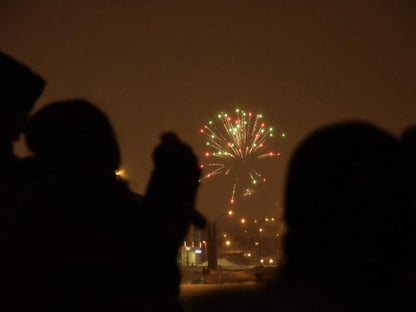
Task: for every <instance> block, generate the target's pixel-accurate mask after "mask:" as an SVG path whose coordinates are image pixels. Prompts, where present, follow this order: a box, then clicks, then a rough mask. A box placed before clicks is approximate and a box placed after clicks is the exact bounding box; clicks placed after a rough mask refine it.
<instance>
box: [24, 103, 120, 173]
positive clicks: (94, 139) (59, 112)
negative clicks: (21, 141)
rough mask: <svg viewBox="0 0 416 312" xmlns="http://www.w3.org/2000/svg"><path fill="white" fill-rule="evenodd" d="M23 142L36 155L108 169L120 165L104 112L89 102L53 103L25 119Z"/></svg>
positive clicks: (60, 162) (112, 170)
mask: <svg viewBox="0 0 416 312" xmlns="http://www.w3.org/2000/svg"><path fill="white" fill-rule="evenodd" d="M25 136H26V143H27V145H28V147H29V149H30V150H31V151H32V152H34V153H35V155H37V156H39V157H41V158H43V159H47V160H48V161H51V162H55V163H58V164H63V165H66V166H67V165H71V164H73V165H76V166H77V167H79V168H84V167H85V168H89V169H92V170H98V171H102V172H107V173H114V171H115V170H116V169H117V168H119V166H120V151H119V146H118V143H117V140H116V136H115V134H114V131H113V128H112V126H111V124H110V121H109V120H108V118H107V116H106V115H105V114H104V113H103V112H101V111H100V110H99V109H98V108H97V107H96V106H94V105H93V104H92V103H90V102H88V101H86V100H82V99H72V100H66V101H59V102H55V103H52V104H50V105H48V106H46V107H45V108H43V109H41V110H39V111H38V112H37V113H36V114H35V115H34V116H33V117H32V118H31V119H30V120H29V122H28V125H27V127H26V130H25Z"/></svg>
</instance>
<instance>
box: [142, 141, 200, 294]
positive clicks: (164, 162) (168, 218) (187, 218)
mask: <svg viewBox="0 0 416 312" xmlns="http://www.w3.org/2000/svg"><path fill="white" fill-rule="evenodd" d="M161 140H162V142H161V143H160V145H159V146H157V147H156V149H155V150H154V153H153V161H154V166H155V168H154V170H153V172H152V176H151V178H150V181H149V185H148V187H147V190H146V194H145V198H144V205H145V208H146V209H150V210H153V211H156V212H157V213H158V215H159V219H158V220H160V224H161V225H162V226H163V228H164V232H165V233H166V234H167V235H166V239H165V241H166V245H165V248H166V250H165V251H166V255H167V257H166V261H165V270H164V271H163V274H164V281H163V284H164V287H165V289H166V291H167V293H171V294H172V300H173V301H175V302H177V301H178V296H179V284H180V272H179V268H178V266H177V253H178V250H179V247H180V246H181V245H182V244H183V241H184V239H185V236H186V234H187V232H188V230H189V227H190V225H191V224H193V225H195V226H196V227H198V228H203V227H204V226H205V224H206V220H205V218H204V217H203V216H202V215H201V214H200V213H198V212H197V211H196V210H195V197H196V192H197V188H198V185H199V178H200V173H201V172H200V169H199V166H198V162H197V158H196V156H195V154H194V153H193V151H192V149H191V148H190V147H189V146H188V145H186V144H184V143H183V142H181V141H180V140H179V139H178V137H177V136H176V135H175V134H174V133H165V134H164V135H162V137H161Z"/></svg>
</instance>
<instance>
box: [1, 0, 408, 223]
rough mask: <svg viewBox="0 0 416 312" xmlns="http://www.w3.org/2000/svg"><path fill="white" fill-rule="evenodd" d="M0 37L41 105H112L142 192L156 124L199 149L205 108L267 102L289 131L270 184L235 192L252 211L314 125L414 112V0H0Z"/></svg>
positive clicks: (391, 125)
mask: <svg viewBox="0 0 416 312" xmlns="http://www.w3.org/2000/svg"><path fill="white" fill-rule="evenodd" d="M0 49H1V50H3V51H4V52H6V53H9V54H11V55H13V56H14V57H16V58H17V59H20V60H21V61H23V62H25V63H26V64H28V65H30V66H31V67H32V68H33V69H34V70H35V71H37V72H39V73H41V74H42V75H43V76H44V77H45V78H46V79H47V80H48V85H47V88H46V89H45V92H44V94H43V95H42V97H41V98H40V100H39V101H38V103H37V106H36V107H37V108H39V107H42V106H43V105H45V104H47V103H48V102H51V101H54V100H59V99H65V98H70V97H85V98H87V99H90V100H91V101H93V102H95V103H96V104H97V105H98V106H99V107H100V108H102V109H103V110H104V111H105V112H106V113H108V115H109V116H110V119H111V120H112V122H113V125H114V128H115V130H116V132H117V135H118V137H119V141H120V145H121V148H122V154H123V167H124V168H125V169H126V171H127V174H128V178H129V180H130V181H131V186H132V188H133V189H135V190H136V191H138V192H143V191H144V189H145V187H146V183H147V180H148V177H149V174H150V171H151V168H152V163H151V151H152V149H153V147H154V146H155V144H157V142H158V137H159V135H160V133H162V132H163V131H166V130H174V131H176V132H177V133H178V134H179V135H180V137H181V138H183V140H184V141H186V142H188V143H189V144H190V145H192V147H193V148H194V150H195V152H197V153H198V155H200V158H202V153H203V143H204V141H203V139H202V137H201V136H200V134H199V129H200V127H201V126H202V125H203V124H204V123H205V122H206V121H207V120H208V119H210V118H212V117H213V116H215V115H216V114H217V113H218V112H220V111H228V112H230V111H232V110H234V109H235V108H236V107H239V108H244V109H247V110H252V111H253V112H261V113H263V115H264V116H265V119H266V121H267V122H268V123H269V124H270V125H273V126H274V127H275V128H276V130H284V131H285V132H287V138H286V139H285V140H284V141H279V140H276V142H275V143H276V144H277V146H279V149H278V150H279V151H280V152H281V153H282V157H281V158H280V159H279V160H275V161H274V162H273V163H271V164H270V163H269V164H268V168H267V177H268V179H269V181H270V182H269V184H268V185H267V186H266V187H264V188H262V189H261V190H260V189H259V192H258V193H259V194H260V196H257V197H256V198H254V199H253V200H252V201H251V202H248V203H245V205H246V206H247V207H246V209H247V210H250V211H253V215H255V214H259V213H260V212H261V213H265V212H264V211H267V210H269V209H271V207H272V206H273V205H274V204H275V203H276V201H278V200H279V201H283V200H284V198H283V197H282V195H283V192H284V183H285V174H286V169H287V165H288V160H289V159H290V155H291V153H292V152H293V151H294V148H295V147H296V146H297V144H299V142H300V140H302V139H303V138H304V137H305V136H306V135H307V134H308V133H310V131H312V130H314V129H316V128H317V127H319V126H322V125H326V124H328V123H332V122H336V121H341V120H346V119H361V120H368V121H371V122H373V123H375V124H377V125H379V126H381V127H383V128H385V129H387V130H389V131H391V132H392V133H394V134H395V135H399V134H400V133H401V132H402V131H403V130H404V129H405V128H406V127H408V126H409V125H411V124H416V92H415V78H416V58H415V55H416V1H412V0H391V1H383V0H376V1H351V0H345V1H341V0H339V1H330V0H328V1H310V0H304V1H278V0H275V1H195V0H194V1H104V0H101V1H54V0H50V1H44V0H37V1H17V0H10V1H6V0H3V1H1V2H0ZM17 151H18V152H19V153H20V154H23V153H24V148H23V147H22V145H21V144H20V145H19V146H17ZM230 188H231V185H229V184H227V183H226V181H224V180H223V179H221V178H220V179H217V183H211V184H209V183H207V184H203V185H202V187H201V189H200V194H199V195H200V196H199V200H198V207H199V209H200V210H201V211H202V212H203V213H204V214H206V215H207V216H208V217H211V218H212V217H215V216H216V215H218V214H219V213H221V211H223V210H224V209H225V202H224V200H225V197H227V196H228V194H229V191H230Z"/></svg>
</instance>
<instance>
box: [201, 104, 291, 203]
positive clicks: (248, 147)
mask: <svg viewBox="0 0 416 312" xmlns="http://www.w3.org/2000/svg"><path fill="white" fill-rule="evenodd" d="M200 133H201V134H202V135H203V136H204V137H205V139H206V142H205V144H206V148H207V150H206V152H205V154H204V156H205V159H206V163H205V164H202V165H201V168H204V169H205V171H206V172H207V173H206V174H204V176H203V177H202V179H201V181H202V180H206V179H210V178H212V177H214V176H216V175H220V174H224V175H227V176H232V177H233V181H234V182H233V187H232V192H231V198H230V203H231V204H234V203H235V201H236V198H237V197H238V194H237V193H238V189H239V184H240V183H243V181H244V180H247V178H248V181H249V186H244V187H245V189H244V191H243V192H242V193H243V194H242V195H243V196H249V195H252V194H253V193H254V187H255V186H256V185H257V184H258V182H259V181H261V182H266V181H267V179H266V178H265V177H264V176H263V174H262V173H260V172H259V170H258V169H255V167H256V165H258V161H261V160H263V159H265V158H270V157H277V156H280V153H279V152H273V151H272V150H271V149H270V140H271V139H272V138H273V137H274V132H273V128H272V127H267V126H266V123H265V122H264V121H263V115H262V114H253V113H252V112H245V111H243V110H239V109H236V110H235V115H234V116H231V115H229V114H227V113H224V112H221V113H220V114H218V115H217V118H216V119H215V121H209V122H208V123H207V124H206V125H204V126H203V127H202V128H201V129H200ZM285 136H286V134H285V133H281V134H280V137H282V138H284V137H285Z"/></svg>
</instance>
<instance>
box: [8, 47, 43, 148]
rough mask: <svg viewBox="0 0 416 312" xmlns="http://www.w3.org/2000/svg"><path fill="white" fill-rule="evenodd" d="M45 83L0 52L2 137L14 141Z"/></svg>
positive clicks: (23, 66) (25, 67)
mask: <svg viewBox="0 0 416 312" xmlns="http://www.w3.org/2000/svg"><path fill="white" fill-rule="evenodd" d="M44 86H45V80H43V78H41V77H40V76H39V75H37V74H35V73H33V72H32V71H31V70H30V69H29V68H28V67H27V66H25V65H23V64H21V63H19V62H18V61H16V60H14V59H12V58H11V57H10V56H8V55H6V54H4V53H2V52H0V137H1V139H3V140H6V141H14V140H17V139H18V137H19V134H20V132H21V131H22V130H23V127H24V125H25V122H26V119H27V116H28V114H29V111H30V110H31V109H32V107H33V105H34V103H35V101H36V100H37V99H38V97H39V96H40V94H41V93H42V91H43V89H44Z"/></svg>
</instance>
